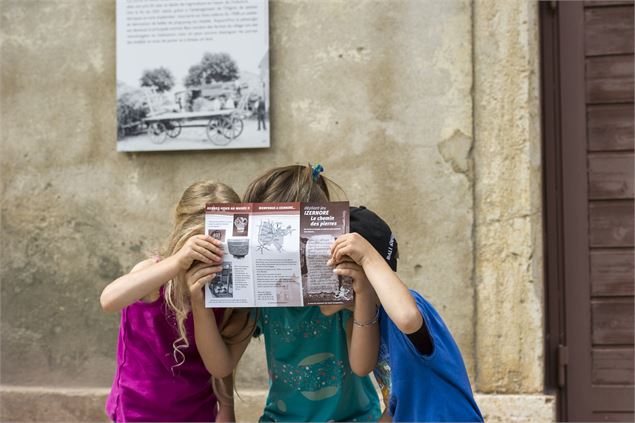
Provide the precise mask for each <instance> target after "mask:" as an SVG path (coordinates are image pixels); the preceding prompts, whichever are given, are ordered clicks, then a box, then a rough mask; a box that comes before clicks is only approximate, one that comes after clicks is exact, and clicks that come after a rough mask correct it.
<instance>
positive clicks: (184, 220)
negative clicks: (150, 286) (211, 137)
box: [161, 181, 253, 396]
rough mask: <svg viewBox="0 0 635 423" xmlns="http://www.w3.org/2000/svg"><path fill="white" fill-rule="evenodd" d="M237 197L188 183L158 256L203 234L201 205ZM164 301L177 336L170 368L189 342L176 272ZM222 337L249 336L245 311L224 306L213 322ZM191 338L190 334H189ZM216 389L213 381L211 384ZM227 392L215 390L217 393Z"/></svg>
mask: <svg viewBox="0 0 635 423" xmlns="http://www.w3.org/2000/svg"><path fill="white" fill-rule="evenodd" d="M239 202H240V197H239V196H238V194H236V192H235V191H234V190H233V189H232V188H230V187H229V186H227V185H225V184H223V183H220V182H215V181H199V182H195V183H194V184H192V185H190V186H189V187H188V188H187V189H186V190H185V191H184V192H183V195H182V196H181V199H180V200H179V202H178V203H177V205H176V209H175V216H174V228H173V229H172V233H171V235H170V237H169V238H168V241H167V243H166V245H165V247H164V248H163V250H162V251H161V257H169V256H171V255H173V254H175V253H176V252H177V251H179V250H180V249H181V248H182V247H183V245H184V244H185V242H186V241H187V240H188V239H189V238H190V237H192V236H194V235H200V234H203V233H204V226H205V224H204V219H205V205H206V204H207V203H239ZM164 297H165V302H166V303H167V305H168V311H170V312H171V313H173V314H174V317H175V320H176V327H177V330H178V333H179V337H178V338H177V339H176V340H175V341H174V342H173V343H172V347H173V356H174V360H175V365H174V366H173V368H174V367H178V366H180V365H182V364H183V362H184V361H185V355H184V353H183V351H182V350H184V349H186V348H188V347H189V345H190V341H189V339H188V334H187V333H186V329H185V320H186V319H187V316H188V314H189V313H190V312H191V304H190V295H189V289H188V287H187V284H186V282H185V280H184V279H183V275H182V274H179V275H177V276H176V277H175V278H174V279H172V280H170V281H168V282H167V283H166V285H165V287H164ZM217 324H218V328H219V331H220V334H221V337H222V338H223V340H224V341H225V342H226V343H228V344H233V343H238V342H242V341H244V340H245V339H246V338H245V337H248V336H251V332H252V331H253V328H250V327H249V310H247V309H237V310H232V309H226V310H225V313H224V316H223V321H222V322H217ZM189 336H190V337H191V336H192V334H189ZM212 384H213V386H214V390H215V391H216V386H215V383H214V382H213V383H212ZM219 394H220V395H227V393H226V392H218V393H217V396H218V395H219Z"/></svg>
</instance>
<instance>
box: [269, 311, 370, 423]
mask: <svg viewBox="0 0 635 423" xmlns="http://www.w3.org/2000/svg"><path fill="white" fill-rule="evenodd" d="M350 317H351V313H350V312H349V311H347V310H343V311H340V312H338V313H335V314H334V315H332V316H325V315H323V314H322V312H321V311H320V309H319V307H315V306H314V307H277V308H261V309H259V310H258V318H257V322H258V332H260V333H261V334H262V335H264V338H265V347H266V350H267V366H268V368H269V395H268V397H267V403H266V405H265V410H264V413H263V415H262V416H261V417H260V421H294V422H301V421H323V422H324V421H329V420H331V421H377V420H378V419H379V417H380V415H381V412H380V408H379V399H378V397H377V392H376V391H375V388H374V386H373V384H372V382H371V380H370V378H369V377H368V376H365V377H359V376H357V375H355V374H354V373H353V372H352V370H351V367H350V364H349V362H348V348H347V343H346V323H347V321H348V319H349V318H350Z"/></svg>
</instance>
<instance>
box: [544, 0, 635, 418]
mask: <svg viewBox="0 0 635 423" xmlns="http://www.w3.org/2000/svg"><path fill="white" fill-rule="evenodd" d="M540 18H541V19H540V20H541V37H542V40H541V56H542V79H543V86H542V100H543V105H542V106H543V107H542V113H543V117H542V118H543V152H544V153H543V154H544V157H543V158H544V164H545V166H544V184H545V185H544V200H545V253H546V254H545V263H546V266H545V267H546V281H547V283H546V298H547V302H546V311H547V333H546V341H547V342H546V345H547V346H546V348H547V350H546V358H547V360H546V378H547V381H546V382H547V383H546V384H547V386H548V387H549V388H550V389H552V390H554V391H556V392H557V394H558V395H557V396H558V420H570V421H631V422H632V421H633V419H634V415H633V410H634V398H633V396H634V391H633V331H634V327H633V318H634V315H633V285H634V282H633V264H634V258H633V257H634V256H633V254H634V253H633V251H634V250H633V245H634V236H633V232H634V227H633V219H634V212H633V210H634V202H633V198H634V197H633V179H634V174H633V168H634V166H633V163H634V156H633V146H634V137H633V121H634V113H633V90H634V88H635V87H634V83H633V70H634V67H635V65H634V62H633V60H634V57H633V36H634V34H633V20H634V18H633V2H626V1H586V2H577V1H576V2H554V1H552V2H541V4H540Z"/></svg>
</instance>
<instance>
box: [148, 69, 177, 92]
mask: <svg viewBox="0 0 635 423" xmlns="http://www.w3.org/2000/svg"><path fill="white" fill-rule="evenodd" d="M141 86H142V87H156V89H157V91H158V92H160V93H162V92H165V91H170V90H171V89H172V87H173V86H174V76H172V72H170V70H169V69H167V68H164V67H160V68H156V69H152V70H147V69H146V70H144V71H143V76H141Z"/></svg>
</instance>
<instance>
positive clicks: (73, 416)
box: [0, 385, 555, 423]
mask: <svg viewBox="0 0 635 423" xmlns="http://www.w3.org/2000/svg"><path fill="white" fill-rule="evenodd" d="M108 392H109V388H61V387H27V386H8V385H0V421H3V422H7V421H10V422H108V421H109V419H108V417H107V416H106V414H105V413H104V404H105V403H106V397H107V396H108ZM266 394H267V391H265V390H242V389H241V390H239V391H238V396H236V401H235V406H236V418H237V421H238V422H255V421H258V417H260V415H261V413H262V409H263V407H264V403H265V398H266ZM476 402H477V403H478V405H479V407H480V408H481V412H482V413H483V416H484V417H485V420H486V421H487V422H488V423H509V422H511V423H525V422H526V423H530V422H531V423H550V422H553V421H555V398H554V397H553V396H551V395H543V394H520V395H500V394H476Z"/></svg>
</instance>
